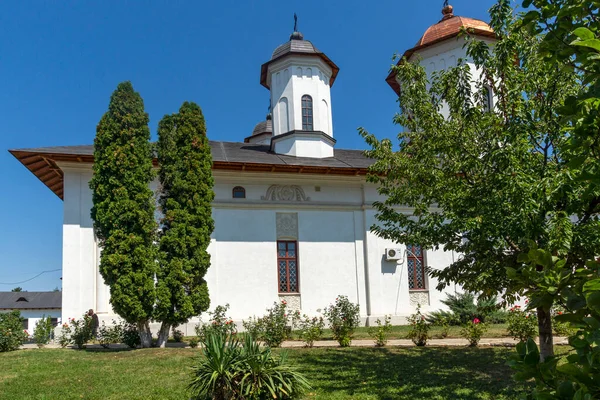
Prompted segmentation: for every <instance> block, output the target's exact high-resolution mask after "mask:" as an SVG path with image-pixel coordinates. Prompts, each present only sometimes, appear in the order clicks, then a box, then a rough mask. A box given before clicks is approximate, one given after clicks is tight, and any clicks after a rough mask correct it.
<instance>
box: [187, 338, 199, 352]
mask: <svg viewBox="0 0 600 400" xmlns="http://www.w3.org/2000/svg"><path fill="white" fill-rule="evenodd" d="M198 343H200V339H198V338H197V337H193V338H191V339H190V341H189V345H190V347H191V348H192V349H195V348H196V347H198Z"/></svg>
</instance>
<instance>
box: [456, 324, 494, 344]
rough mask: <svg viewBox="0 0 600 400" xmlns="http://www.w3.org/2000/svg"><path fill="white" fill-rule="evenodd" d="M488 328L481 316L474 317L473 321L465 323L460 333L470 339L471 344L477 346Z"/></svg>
mask: <svg viewBox="0 0 600 400" xmlns="http://www.w3.org/2000/svg"><path fill="white" fill-rule="evenodd" d="M487 330H488V327H487V325H486V324H485V323H484V322H481V321H480V320H479V318H473V321H469V322H467V323H466V324H465V325H463V327H462V329H461V331H460V334H461V335H462V337H464V338H465V339H467V340H468V341H469V346H471V347H475V346H477V345H478V344H479V341H480V340H481V337H482V336H483V334H484V333H485V332H486V331H487Z"/></svg>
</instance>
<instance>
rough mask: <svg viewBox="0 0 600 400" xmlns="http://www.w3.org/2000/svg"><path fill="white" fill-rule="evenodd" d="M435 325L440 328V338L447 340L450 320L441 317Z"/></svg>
mask: <svg viewBox="0 0 600 400" xmlns="http://www.w3.org/2000/svg"><path fill="white" fill-rule="evenodd" d="M436 325H437V326H439V327H440V328H441V333H440V336H441V337H442V339H445V338H447V337H448V333H449V332H450V320H449V319H448V318H446V317H441V318H439V319H438V320H437V323H436Z"/></svg>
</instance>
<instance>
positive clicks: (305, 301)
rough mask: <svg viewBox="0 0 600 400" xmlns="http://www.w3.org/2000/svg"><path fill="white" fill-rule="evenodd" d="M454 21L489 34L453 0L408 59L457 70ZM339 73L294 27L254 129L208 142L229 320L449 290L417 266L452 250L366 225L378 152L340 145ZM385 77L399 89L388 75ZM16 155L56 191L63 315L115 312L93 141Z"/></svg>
mask: <svg viewBox="0 0 600 400" xmlns="http://www.w3.org/2000/svg"><path fill="white" fill-rule="evenodd" d="M462 27H466V28H469V29H471V32H472V33H473V34H474V35H477V36H479V37H481V38H482V39H483V40H489V41H492V40H494V39H493V38H494V34H493V31H492V30H491V28H490V27H489V26H488V25H487V24H486V23H485V22H482V21H478V20H473V19H469V18H464V17H459V16H455V15H454V14H453V11H452V7H451V6H447V7H445V8H444V11H443V19H442V20H441V21H439V22H438V23H436V24H435V25H433V26H431V27H430V28H429V29H428V30H427V31H426V33H425V34H424V35H423V36H422V37H421V39H420V40H419V41H418V43H417V44H416V46H415V47H413V48H412V49H410V50H408V51H407V52H406V53H405V55H406V57H407V58H408V60H409V61H411V62H420V63H421V64H422V65H423V66H425V68H426V69H427V71H428V72H429V73H432V72H434V71H436V70H440V69H444V68H447V67H448V66H452V65H456V63H457V60H458V59H459V58H466V52H465V49H464V48H463V45H464V43H465V39H464V37H461V36H460V35H459V32H460V30H461V28H462ZM382 67H383V68H385V66H382ZM473 68H474V67H473ZM338 72H339V68H338V66H337V65H336V64H335V63H334V62H333V61H332V60H331V59H329V57H327V55H325V53H323V52H321V51H320V50H318V49H317V48H316V47H315V46H314V45H313V43H312V42H310V41H308V40H305V39H304V36H303V35H302V34H301V33H300V32H293V33H292V35H291V37H290V39H289V41H287V42H285V43H284V44H282V45H281V46H279V47H277V48H276V49H275V51H274V52H273V53H272V56H271V58H270V59H269V60H268V61H267V62H266V63H264V64H263V65H262V66H261V69H260V74H261V75H260V82H261V84H262V85H263V86H264V87H265V88H266V89H267V90H269V92H270V99H271V109H272V115H269V116H268V117H267V119H266V120H265V121H262V122H260V123H258V124H257V125H256V127H255V128H254V130H253V131H251V130H250V129H248V133H250V132H251V135H249V136H247V135H244V133H243V132H240V142H217V141H213V142H211V148H212V157H213V174H214V178H215V186H214V192H215V200H214V202H213V205H212V206H213V217H214V220H215V230H214V233H213V235H212V241H211V245H210V246H209V252H210V255H211V262H212V264H211V267H210V268H209V270H208V273H207V276H206V279H207V281H208V285H209V291H210V298H211V308H212V307H214V306H216V305H224V304H226V303H228V304H229V305H230V315H231V317H233V318H234V320H236V321H237V322H239V321H241V320H242V319H246V318H248V317H250V316H253V315H256V316H260V315H262V314H263V313H264V311H265V309H266V308H268V307H271V306H272V305H273V302H275V301H278V300H282V299H285V300H287V302H288V304H289V305H290V306H291V307H292V308H293V309H299V310H301V311H302V313H306V314H309V315H316V314H317V313H318V312H319V310H322V309H324V308H325V307H326V306H327V305H328V304H331V303H332V302H333V301H334V300H335V298H336V297H337V296H338V295H347V296H348V297H349V299H350V300H351V301H353V302H355V303H358V304H359V305H360V312H361V315H362V318H363V321H365V322H366V321H373V320H374V319H376V318H378V317H381V316H383V315H386V314H389V315H391V316H392V320H393V322H394V323H403V322H404V321H405V317H406V316H408V315H409V314H411V313H413V312H414V311H415V308H416V306H417V304H421V306H422V308H423V310H424V311H425V312H427V311H432V310H437V309H440V308H444V305H443V304H442V303H441V300H443V299H445V298H446V294H445V293H444V292H439V291H437V290H435V287H436V284H437V282H436V280H435V279H433V278H431V277H429V276H427V274H426V272H425V269H424V266H425V265H427V266H428V267H430V268H433V269H443V268H446V267H447V266H448V265H449V264H450V263H452V262H453V261H454V260H455V259H456V258H457V257H458V255H457V254H455V253H452V252H444V251H442V250H438V251H433V250H429V249H421V248H420V247H419V246H418V245H415V246H410V250H411V251H408V252H407V251H406V250H407V248H406V246H404V245H400V244H397V243H394V242H391V241H388V240H383V239H381V238H379V237H378V236H377V235H376V234H374V233H372V232H371V231H370V227H371V226H372V225H373V224H375V223H376V222H377V221H376V217H375V214H376V212H375V210H374V208H373V202H374V201H377V200H381V198H380V197H379V195H378V193H377V187H376V186H374V185H373V184H370V183H368V182H367V181H366V174H367V169H368V167H369V166H370V165H371V164H372V163H373V160H370V159H368V158H366V157H365V156H364V155H363V152H362V151H360V150H344V149H339V148H336V146H335V144H336V140H335V136H334V126H333V123H332V121H333V119H332V110H333V109H334V107H333V104H334V102H335V99H333V98H332V97H331V94H330V88H331V86H332V85H333V84H334V83H335V81H336V77H337V75H338ZM387 82H388V83H389V84H390V86H391V87H392V89H393V90H395V91H396V92H397V91H398V90H400V87H399V84H398V82H397V81H396V78H395V76H394V75H393V74H390V75H389V76H388V78H387ZM336 111H337V112H342V113H343V112H344V111H343V110H339V109H336ZM344 134H348V133H347V132H346V133H344ZM245 136H247V137H246V138H245V139H244V137H245ZM10 152H11V153H12V154H13V155H14V156H15V157H16V158H17V159H18V160H19V161H20V162H21V163H22V164H23V165H24V166H25V167H26V168H28V169H29V170H30V171H31V172H32V173H33V174H34V175H35V176H36V177H38V178H39V180H41V181H42V182H43V183H44V184H45V185H46V186H47V187H48V188H49V189H50V190H52V191H53V192H54V193H55V194H56V195H57V196H58V197H60V198H61V199H62V200H63V204H64V222H63V224H64V225H63V265H62V270H63V271H62V277H63V278H62V279H63V290H62V318H63V320H65V318H70V317H80V316H81V315H82V314H83V313H84V312H85V311H86V310H88V309H90V308H92V309H94V310H95V311H96V312H97V313H98V315H99V316H100V317H101V318H102V319H107V320H110V319H111V318H114V317H115V315H114V313H113V311H112V309H111V306H110V303H109V298H110V293H109V288H108V287H107V286H106V285H105V284H104V281H103V279H102V277H101V275H100V273H99V272H98V265H99V257H100V250H99V247H98V244H97V241H96V238H95V237H94V230H93V224H92V219H91V217H90V210H91V208H92V192H91V190H90V188H89V181H90V179H91V177H92V164H93V162H94V159H93V146H92V145H84V146H58V147H42V148H31V149H18V150H11V151H10ZM153 186H155V185H153ZM400 209H401V210H402V211H403V212H406V213H409V214H410V213H412V211H411V210H410V209H408V208H400ZM447 290H448V291H450V292H453V291H454V288H453V287H451V288H448V289H447Z"/></svg>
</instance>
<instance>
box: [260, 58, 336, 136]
mask: <svg viewBox="0 0 600 400" xmlns="http://www.w3.org/2000/svg"><path fill="white" fill-rule="evenodd" d="M331 73H332V71H331V68H330V67H329V66H328V65H327V64H325V63H324V62H323V60H321V59H320V58H319V57H317V56H315V57H294V56H289V57H285V58H284V59H283V60H281V61H277V62H275V63H273V64H271V65H270V66H269V82H268V83H269V85H270V87H271V105H272V107H273V135H274V136H276V135H281V134H282V133H286V132H287V131H285V129H282V127H288V131H292V130H302V96H303V95H305V94H308V95H310V96H311V97H312V100H313V130H315V131H322V132H325V133H326V134H328V135H329V136H331V137H333V124H332V117H331V116H332V112H331V91H330V87H329V79H330V78H331ZM282 98H285V99H287V104H288V115H283V110H284V109H285V108H284V107H280V106H278V105H279V104H280V100H281V99H282ZM285 119H288V120H289V123H288V124H286V123H283V124H282V122H281V121H282V120H285Z"/></svg>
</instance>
